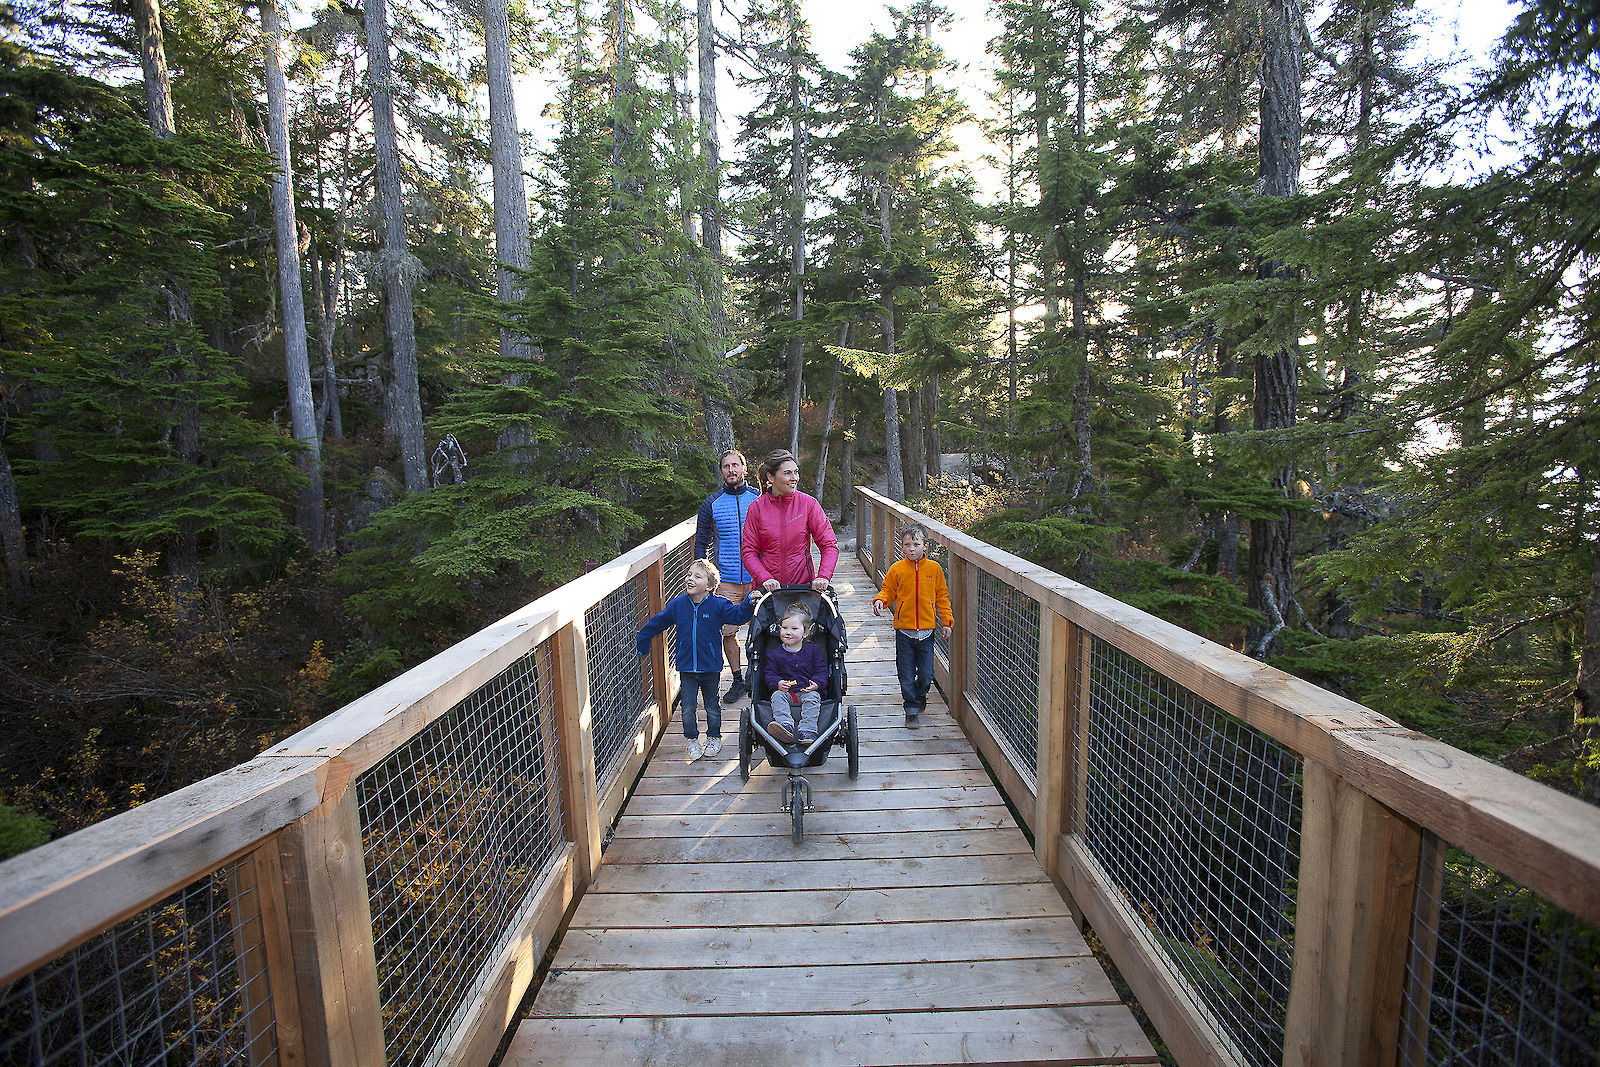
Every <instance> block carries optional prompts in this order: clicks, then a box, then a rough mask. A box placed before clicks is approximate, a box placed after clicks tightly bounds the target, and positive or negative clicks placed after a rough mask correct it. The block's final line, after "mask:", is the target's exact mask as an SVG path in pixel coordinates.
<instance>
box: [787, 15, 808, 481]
mask: <svg viewBox="0 0 1600 1067" xmlns="http://www.w3.org/2000/svg"><path fill="white" fill-rule="evenodd" d="M788 14H789V37H790V40H789V48H788V49H787V52H788V57H789V109H790V119H789V137H790V141H791V147H792V152H793V158H792V159H791V161H790V164H789V188H790V193H791V197H790V201H789V232H790V235H791V237H790V242H789V244H790V250H791V253H792V258H791V262H790V264H789V280H790V284H791V285H793V286H794V321H795V333H794V336H793V337H791V338H790V339H789V451H791V452H793V453H794V454H795V455H797V456H798V455H799V454H800V405H801V403H802V401H803V399H804V397H805V382H804V375H805V338H803V337H801V336H800V323H801V322H802V321H804V319H805V313H806V290H805V273H806V197H807V195H808V190H807V185H808V184H809V181H810V167H809V163H808V161H809V159H810V155H809V153H808V152H807V150H806V149H807V145H806V128H805V124H804V123H803V122H802V121H801V116H800V102H801V101H800V67H799V55H798V50H797V43H796V41H795V40H794V33H795V27H796V25H797V22H798V15H797V14H796V12H795V10H794V6H793V5H790V7H789V11H788Z"/></svg>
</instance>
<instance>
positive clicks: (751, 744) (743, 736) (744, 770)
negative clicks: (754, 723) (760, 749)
mask: <svg viewBox="0 0 1600 1067" xmlns="http://www.w3.org/2000/svg"><path fill="white" fill-rule="evenodd" d="M750 732H751V731H750V709H749V708H745V709H744V710H743V711H741V712H740V713H739V780H740V781H744V782H748V781H749V780H750V756H751V754H752V753H753V752H754V750H755V738H753V737H751V736H750Z"/></svg>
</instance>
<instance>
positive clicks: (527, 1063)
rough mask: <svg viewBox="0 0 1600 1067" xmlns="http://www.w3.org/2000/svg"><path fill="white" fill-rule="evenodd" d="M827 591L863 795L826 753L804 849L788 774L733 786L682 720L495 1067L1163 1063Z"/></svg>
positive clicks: (990, 793)
mask: <svg viewBox="0 0 1600 1067" xmlns="http://www.w3.org/2000/svg"><path fill="white" fill-rule="evenodd" d="M834 586H835V589H836V590H838V592H839V593H840V607H841V610H842V611H843V612H844V615H845V620H846V623H847V626H848V629H849V633H850V646H851V647H850V656H849V662H850V691H849V694H848V695H847V697H846V700H847V703H850V704H854V705H855V707H856V710H857V714H858V716H859V720H860V729H861V775H860V778H859V779H858V780H857V781H855V782H851V781H850V779H849V777H848V776H847V774H846V772H845V758H844V750H843V748H842V747H841V748H837V749H835V750H834V752H833V754H832V755H831V756H830V757H829V761H828V764H827V765H826V766H825V767H822V768H818V769H817V770H815V771H814V772H812V773H811V774H809V775H808V776H807V777H808V778H809V779H810V781H811V784H812V788H813V794H814V795H813V801H814V805H815V806H814V808H813V809H812V810H811V811H808V812H807V813H806V817H805V841H804V843H803V844H801V845H799V846H796V845H795V844H793V843H792V841H791V840H790V825H789V817H788V815H787V814H786V813H785V812H784V810H783V809H782V806H781V805H782V793H781V790H780V788H779V786H780V784H781V783H782V782H783V781H785V775H784V774H783V773H782V772H774V771H773V770H772V769H771V768H769V767H767V766H765V764H763V765H761V766H760V767H759V768H758V769H756V770H755V771H754V772H753V773H752V775H751V778H750V781H749V783H748V784H745V783H743V782H741V781H740V779H739V771H738V751H737V750H738V743H737V736H738V715H737V711H738V708H737V707H735V708H733V709H725V710H724V715H723V735H724V740H725V744H726V747H725V748H724V749H723V752H722V755H721V757H720V758H719V759H717V760H707V759H702V760H699V761H698V762H695V763H688V762H686V760H685V752H684V740H683V735H682V730H681V728H680V727H678V726H677V725H676V723H675V724H674V726H673V728H672V729H670V730H669V731H668V732H667V735H666V737H665V738H664V739H663V740H662V742H661V744H660V746H659V748H658V749H657V751H656V753H655V755H654V757H653V758H652V759H651V761H650V763H649V765H648V767H647V768H646V769H645V772H644V777H643V779H642V780H641V781H640V783H639V788H638V791H637V793H636V794H635V795H634V796H633V798H632V799H631V800H630V801H629V802H628V804H627V806H626V808H625V809H624V811H623V814H622V818H621V819H620V821H619V822H618V824H617V827H616V833H615V837H614V839H613V840H612V842H611V844H610V846H609V848H608V849H607V850H606V853H605V862H604V864H603V865H602V866H601V869H600V874H599V877H598V879H597V881H596V883H595V885H594V886H593V887H592V888H591V889H590V891H589V893H588V894H587V895H586V896H585V897H584V898H583V900H582V901H581V903H580V904H579V905H578V908H577V911H576V913H575V915H574V917H573V920H572V923H571V926H570V928H569V929H568V930H567V932H566V934H565V936H564V937H563V939H562V941H561V944H560V946H559V948H558V949H557V954H556V958H555V961H554V964H553V966H552V968H551V970H550V973H549V975H548V976H547V977H546V979H545V981H544V984H543V986H542V987H541V988H540V989H539V992H538V994H537V996H536V998H535V1000H534V1004H533V1007H532V1010H531V1011H530V1013H529V1015H528V1017H527V1018H526V1019H525V1020H524V1021H523V1023H522V1024H521V1026H520V1028H519V1029H518V1031H517V1034H516V1036H515V1037H514V1038H513V1040H512V1042H511V1045H510V1048H509V1050H508V1053H507V1055H506V1058H505V1060H504V1062H505V1063H506V1064H508V1065H522V1067H533V1065H535V1064H538V1065H549V1064H586V1065H587V1064H619V1065H620V1064H636V1063H650V1064H664V1065H665V1064H682V1065H685V1067H718V1065H722V1064H839V1065H861V1064H932V1063H1017V1062H1026V1063H1059V1064H1110V1063H1155V1062H1158V1061H1157V1058H1156V1055H1155V1052H1154V1050H1153V1049H1152V1048H1151V1047H1150V1044H1149V1042H1148V1041H1147V1040H1146V1039H1145V1036H1144V1034H1143V1032H1142V1031H1141V1030H1140V1029H1139V1026H1138V1024H1137V1023H1136V1022H1135V1021H1134V1019H1133V1016H1132V1014H1131V1013H1130V1012H1129V1011H1128V1009H1127V1008H1126V1007H1124V1006H1123V1005H1122V1004H1121V1003H1120V1002H1119V1001H1118V1000H1117V997H1116V994H1115V993H1114V991H1113V990H1112V987H1111V983H1110V981H1109V980H1108V979H1107V978H1106V975H1105V973H1104V972H1103V971H1102V970H1101V968H1100V966H1099V964H1098V963H1096V961H1095V959H1094V956H1093V955H1092V954H1091V953H1090V952H1089V950H1088V948H1087V947H1086V946H1085V945H1084V943H1083V939H1082V937H1081V936H1080V935H1079V933H1078V930H1077V928H1076V926H1075V925H1074V924H1073V921H1072V918H1071V916H1070V915H1069V914H1068V912H1067V907H1066V905H1065V903H1064V902H1063V901H1062V899H1061V897H1060V895H1059V894H1058V893H1057V892H1056V890H1055V888H1054V886H1053V885H1052V884H1051V883H1050V881H1049V879H1047V878H1046V877H1045V875H1044V872H1043V871H1042V870H1040V868H1039V865H1038V863H1037V862H1036V861H1035V860H1034V857H1033V853H1032V851H1031V850H1030V849H1029V847H1028V844H1027V842H1026V840H1024V838H1023V836H1022V833H1021V832H1020V831H1019V830H1018V829H1017V826H1016V823H1015V821H1014V820H1013V819H1012V817H1011V814H1010V812H1009V811H1008V810H1007V809H1006V806H1005V803H1004V801H1003V800H1002V798H1001V797H1000V795H999V793H998V792H997V791H996V789H995V788H994V786H993V784H992V783H991V782H990V780H989V777H988V775H987V773H985V771H984V770H983V767H982V765H981V764H980V763H979V761H978V757H977V755H976V754H975V753H974V752H973V750H972V748H971V746H970V745H969V744H968V743H967V741H966V739H965V737H963V735H962V733H961V731H960V729H959V728H958V727H957V726H956V725H955V723H954V722H953V721H952V720H951V718H950V716H949V712H948V709H947V708H946V707H945V706H944V704H943V703H942V702H941V701H940V699H939V693H938V690H934V691H933V692H932V693H930V694H929V704H928V710H927V712H926V713H924V715H923V725H922V726H921V727H920V728H919V729H916V730H908V729H906V727H905V726H904V724H903V722H902V718H901V711H900V697H899V685H898V683H897V682H896V680H895V670H894V637H893V631H892V629H891V628H890V625H889V620H888V618H887V617H884V618H874V617H873V615H872V608H871V597H872V593H873V588H872V586H871V585H870V584H869V582H868V581H867V578H866V575H865V574H864V572H863V571H862V570H861V568H860V567H859V565H858V564H857V563H856V560H855V558H854V557H853V556H849V557H841V559H840V567H839V572H838V574H837V575H836V576H835V582H834ZM723 688H724V689H725V688H726V680H724V685H723ZM702 729H703V720H702Z"/></svg>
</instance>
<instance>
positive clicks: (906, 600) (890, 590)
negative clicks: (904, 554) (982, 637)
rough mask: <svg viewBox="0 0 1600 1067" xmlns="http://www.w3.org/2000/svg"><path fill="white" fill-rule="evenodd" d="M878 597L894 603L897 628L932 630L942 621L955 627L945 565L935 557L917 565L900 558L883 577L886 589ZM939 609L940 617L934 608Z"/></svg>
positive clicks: (885, 601)
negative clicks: (945, 580)
mask: <svg viewBox="0 0 1600 1067" xmlns="http://www.w3.org/2000/svg"><path fill="white" fill-rule="evenodd" d="M873 599H875V600H881V601H883V602H884V603H885V604H893V605H894V628H895V629H896V630H931V629H933V628H934V626H936V625H938V624H939V623H941V622H942V623H943V624H944V625H946V626H954V625H955V623H956V617H955V613H954V612H952V611H951V610H950V587H949V586H947V585H945V582H944V568H943V567H940V566H939V565H938V564H937V563H935V562H934V561H933V560H931V559H921V560H918V561H917V562H916V563H915V564H912V562H911V561H910V560H905V559H897V560H895V561H894V563H893V564H892V565H891V566H890V567H889V573H888V574H886V575H884V576H883V588H882V589H880V590H878V595H877V596H876V597H874V598H873ZM935 607H937V609H938V612H939V614H938V618H937V619H935V617H934V609H935Z"/></svg>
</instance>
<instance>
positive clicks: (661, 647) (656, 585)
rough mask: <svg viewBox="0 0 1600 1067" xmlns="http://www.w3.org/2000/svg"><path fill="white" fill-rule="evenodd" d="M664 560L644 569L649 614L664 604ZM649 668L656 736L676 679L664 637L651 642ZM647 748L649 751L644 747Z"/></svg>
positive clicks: (668, 709)
mask: <svg viewBox="0 0 1600 1067" xmlns="http://www.w3.org/2000/svg"><path fill="white" fill-rule="evenodd" d="M665 563H666V561H665V560H664V559H658V560H656V561H655V562H654V563H652V564H650V566H649V567H647V568H646V569H645V572H644V573H645V581H644V584H645V589H646V590H648V596H649V600H650V614H651V615H655V614H656V613H657V612H659V611H660V610H661V609H662V608H664V607H666V606H667V590H666V576H667V575H666V566H665ZM650 669H651V674H652V677H653V678H654V679H655V688H656V731H655V732H656V735H657V736H658V737H659V736H660V735H661V733H662V732H663V731H665V730H666V728H667V723H668V722H670V721H671V720H672V696H673V694H672V692H671V691H670V689H669V688H668V687H669V686H671V685H672V683H673V682H674V681H676V680H677V677H678V672H677V671H674V670H670V669H668V664H667V639H666V638H665V637H662V636H658V637H657V638H656V639H655V640H654V641H652V642H651V643H650ZM646 751H648V750H646Z"/></svg>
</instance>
